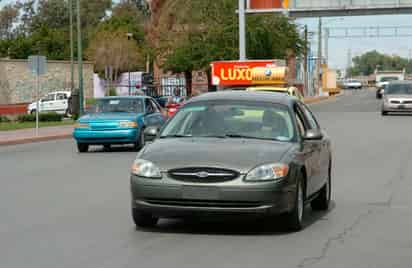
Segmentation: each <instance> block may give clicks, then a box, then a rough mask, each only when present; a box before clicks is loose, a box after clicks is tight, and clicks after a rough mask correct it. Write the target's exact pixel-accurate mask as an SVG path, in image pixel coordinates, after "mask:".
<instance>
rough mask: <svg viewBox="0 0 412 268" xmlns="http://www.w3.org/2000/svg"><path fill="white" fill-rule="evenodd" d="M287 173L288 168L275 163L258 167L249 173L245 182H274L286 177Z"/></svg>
mask: <svg viewBox="0 0 412 268" xmlns="http://www.w3.org/2000/svg"><path fill="white" fill-rule="evenodd" d="M288 173H289V166H288V165H286V164H281V163H275V164H267V165H263V166H259V167H257V168H254V169H253V170H252V171H250V172H249V173H248V174H247V176H246V178H245V180H246V181H248V182H263V181H276V180H280V179H282V178H284V177H286V176H287V175H288Z"/></svg>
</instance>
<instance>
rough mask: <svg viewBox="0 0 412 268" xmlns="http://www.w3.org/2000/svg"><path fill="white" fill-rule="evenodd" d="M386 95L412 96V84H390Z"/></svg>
mask: <svg viewBox="0 0 412 268" xmlns="http://www.w3.org/2000/svg"><path fill="white" fill-rule="evenodd" d="M385 94H386V95H410V94H412V83H410V84H389V85H388V86H387V87H386V89H385Z"/></svg>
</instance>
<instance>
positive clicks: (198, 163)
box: [138, 138, 292, 173]
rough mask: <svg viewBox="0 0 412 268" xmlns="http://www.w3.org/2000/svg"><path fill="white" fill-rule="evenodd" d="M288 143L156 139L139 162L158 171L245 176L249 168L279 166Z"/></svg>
mask: <svg viewBox="0 0 412 268" xmlns="http://www.w3.org/2000/svg"><path fill="white" fill-rule="evenodd" d="M291 147H292V143H284V142H276V141H262V140H250V139H247V140H246V139H229V138H228V139H219V138H180V139H173V138H170V139H158V140H156V141H155V142H153V143H151V144H148V145H147V146H146V147H145V149H144V151H143V152H142V153H140V154H139V155H138V157H139V158H142V159H145V160H148V161H151V162H153V163H155V164H156V165H158V166H159V168H160V169H161V170H162V171H168V170H170V169H174V168H184V167H215V168H225V169H231V170H236V171H238V172H240V173H247V172H249V171H250V170H251V169H252V168H254V167H256V166H258V165H261V164H265V163H275V162H280V161H281V160H282V158H283V156H284V155H285V154H286V153H287V152H288V151H289V150H290V149H291Z"/></svg>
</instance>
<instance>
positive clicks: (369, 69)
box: [348, 50, 412, 76]
mask: <svg viewBox="0 0 412 268" xmlns="http://www.w3.org/2000/svg"><path fill="white" fill-rule="evenodd" d="M353 63H354V66H353V67H352V68H350V69H349V70H348V71H349V74H350V75H352V76H354V75H370V74H372V73H374V72H375V70H376V69H379V70H385V71H401V70H403V69H406V70H407V72H411V71H412V62H411V61H409V60H408V59H405V58H401V57H399V56H397V55H386V54H382V53H379V52H378V51H376V50H374V51H370V52H367V53H365V54H363V55H361V56H358V57H355V58H353Z"/></svg>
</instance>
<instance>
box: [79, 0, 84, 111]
mask: <svg viewBox="0 0 412 268" xmlns="http://www.w3.org/2000/svg"><path fill="white" fill-rule="evenodd" d="M77 58H78V65H79V66H78V67H79V115H83V112H84V107H83V102H84V93H83V52H82V25H81V19H80V0H77Z"/></svg>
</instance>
